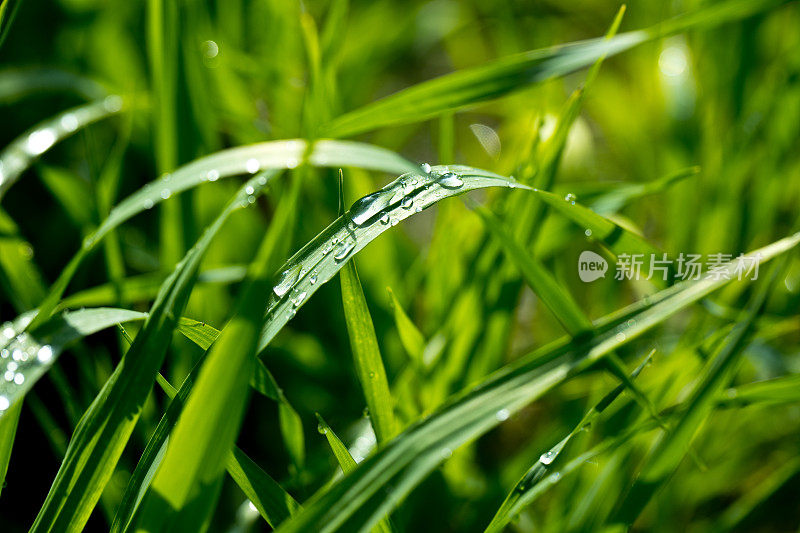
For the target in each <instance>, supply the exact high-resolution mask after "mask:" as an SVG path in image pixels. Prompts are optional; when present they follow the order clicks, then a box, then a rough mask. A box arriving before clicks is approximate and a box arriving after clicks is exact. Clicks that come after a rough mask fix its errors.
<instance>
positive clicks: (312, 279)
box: [308, 270, 317, 285]
mask: <svg viewBox="0 0 800 533" xmlns="http://www.w3.org/2000/svg"><path fill="white" fill-rule="evenodd" d="M308 282H309V283H310V284H312V285H313V284H315V283H316V282H317V271H316V270H315V271H314V272H312V273H311V277H310V278H308Z"/></svg>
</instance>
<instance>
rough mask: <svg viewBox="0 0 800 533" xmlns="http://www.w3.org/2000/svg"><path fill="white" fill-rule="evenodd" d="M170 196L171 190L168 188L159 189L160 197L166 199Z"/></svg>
mask: <svg viewBox="0 0 800 533" xmlns="http://www.w3.org/2000/svg"><path fill="white" fill-rule="evenodd" d="M170 196H172V191H170V190H169V189H161V198H163V199H164V200H166V199H167V198H169V197H170Z"/></svg>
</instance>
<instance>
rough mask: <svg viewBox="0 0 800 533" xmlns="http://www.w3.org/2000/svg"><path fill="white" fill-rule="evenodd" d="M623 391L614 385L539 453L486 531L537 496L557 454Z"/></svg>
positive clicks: (555, 466) (557, 460) (506, 520)
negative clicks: (539, 485) (558, 440)
mask: <svg viewBox="0 0 800 533" xmlns="http://www.w3.org/2000/svg"><path fill="white" fill-rule="evenodd" d="M652 356H653V352H650V353H649V354H648V355H647V356H646V357H645V359H644V361H642V362H641V364H639V366H638V367H636V369H634V371H633V372H632V373H631V376H630V378H631V379H636V377H637V376H638V375H639V374H640V373H641V371H642V369H644V367H645V366H646V365H647V363H648V362H649V361H650V358H651V357H652ZM624 390H625V385H624V384H623V385H618V386H617V387H616V388H614V389H613V390H612V391H610V392H609V393H608V394H606V395H605V396H604V397H603V399H602V400H600V401H599V402H598V403H597V405H595V406H594V407H592V408H591V409H590V410H589V411H588V412H587V413H586V414H585V415H583V418H581V421H580V422H578V424H577V425H576V426H575V428H574V429H573V430H572V431H571V432H570V433H569V434H568V435H567V436H566V437H564V438H563V439H562V440H561V441H560V442H559V443H558V444H556V445H555V446H553V447H552V448H550V450H548V451H546V452H545V453H543V454H542V455H541V457H540V458H539V460H538V461H537V462H536V464H535V465H533V466H532V467H531V468H530V469H529V470H528V471H527V472H526V473H525V475H523V476H522V478H521V479H520V480H519V481H518V482H517V484H516V485H515V486H514V488H513V489H512V490H511V491H510V492H509V493H508V495H507V496H506V499H505V501H503V504H502V505H501V506H500V509H498V510H497V513H496V514H495V515H494V518H492V521H491V523H490V524H489V526H488V527H487V528H486V533H490V532H496V531H502V530H503V528H504V527H505V526H506V525H507V524H508V523H509V522H510V521H511V520H512V519H513V518H514V517H515V516H516V515H518V514H519V512H520V511H521V510H522V509H524V508H525V507H526V506H527V505H528V504H529V503H530V502H531V501H532V499H533V498H532V497H533V496H534V495H536V496H538V494H539V490H538V487H537V485H538V483H539V482H540V481H541V480H542V479H543V478H544V477H545V476H546V475H547V472H548V471H549V470H551V469H552V470H556V469H558V468H559V467H560V466H561V464H560V463H561V461H560V459H561V455H560V454H561V452H562V450H563V449H564V448H565V447H566V446H567V445H568V444H569V442H570V441H571V440H572V439H573V438H574V437H575V435H577V434H578V433H579V432H580V431H582V430H584V429H585V428H587V427H589V426H590V425H591V424H592V423H593V422H594V421H595V419H597V417H599V416H600V414H601V413H602V412H603V411H605V409H606V408H607V407H608V406H609V405H611V403H612V402H613V401H614V400H616V399H617V397H618V396H619V395H620V394H622V391H624Z"/></svg>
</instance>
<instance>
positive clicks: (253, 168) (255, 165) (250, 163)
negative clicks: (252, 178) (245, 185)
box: [244, 158, 261, 174]
mask: <svg viewBox="0 0 800 533" xmlns="http://www.w3.org/2000/svg"><path fill="white" fill-rule="evenodd" d="M244 168H245V169H246V170H247V172H249V173H250V174H255V173H256V172H258V169H260V168H261V163H259V162H258V159H256V158H252V159H248V160H247V163H245V164H244Z"/></svg>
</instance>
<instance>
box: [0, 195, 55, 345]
mask: <svg viewBox="0 0 800 533" xmlns="http://www.w3.org/2000/svg"><path fill="white" fill-rule="evenodd" d="M0 235H2V236H0V283H2V286H3V289H4V292H5V294H6V295H7V297H8V299H9V301H10V303H11V304H12V305H13V306H14V308H15V309H16V310H17V311H18V312H20V313H21V312H24V311H29V310H31V309H33V308H34V307H36V305H37V304H38V303H39V302H41V301H42V298H44V295H45V285H44V281H43V279H42V274H41V273H40V272H39V269H38V268H37V267H36V265H35V264H34V263H33V261H32V260H31V257H30V255H29V254H28V253H26V251H27V250H31V249H32V248H31V246H30V244H28V242H26V241H25V239H24V238H23V236H22V235H21V233H20V231H19V228H18V227H17V225H16V224H15V223H14V221H13V220H12V219H11V217H9V216H8V215H7V214H6V212H5V211H3V210H0ZM3 343H4V342H3V341H1V340H0V345H2V344H3Z"/></svg>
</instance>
